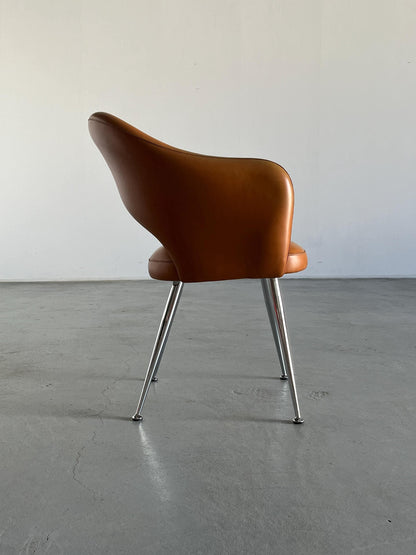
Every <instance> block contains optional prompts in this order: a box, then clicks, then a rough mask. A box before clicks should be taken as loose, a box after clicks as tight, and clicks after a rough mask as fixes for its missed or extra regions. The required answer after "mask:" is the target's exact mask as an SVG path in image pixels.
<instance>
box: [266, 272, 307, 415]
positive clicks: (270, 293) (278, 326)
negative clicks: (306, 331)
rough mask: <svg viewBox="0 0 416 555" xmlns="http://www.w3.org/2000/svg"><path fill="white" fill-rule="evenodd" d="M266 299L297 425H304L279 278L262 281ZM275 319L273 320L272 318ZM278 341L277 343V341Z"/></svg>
mask: <svg viewBox="0 0 416 555" xmlns="http://www.w3.org/2000/svg"><path fill="white" fill-rule="evenodd" d="M261 281H262V287H263V293H264V299H265V301H266V307H267V313H268V314H269V319H270V323H271V325H272V331H273V337H274V338H275V342H276V347H277V352H278V355H279V360H280V364H281V366H282V368H283V374H284V375H286V376H287V379H288V381H289V388H290V394H291V396H292V403H293V408H294V411H295V418H294V419H293V422H294V423H295V424H302V423H303V418H302V417H301V414H300V410H299V401H298V394H297V391H296V381H295V373H294V371H293V363H292V356H291V353H290V347H289V338H288V335H287V328H286V319H285V313H284V309H283V302H282V297H281V294H280V287H279V281H278V279H277V278H270V279H262V280H261ZM271 315H272V316H273V318H272V316H271ZM276 339H277V341H276Z"/></svg>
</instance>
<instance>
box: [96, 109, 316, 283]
mask: <svg viewBox="0 0 416 555" xmlns="http://www.w3.org/2000/svg"><path fill="white" fill-rule="evenodd" d="M89 130H90V133H91V136H92V138H93V140H94V142H95V144H96V145H97V147H98V148H99V149H100V151H101V153H102V154H103V156H104V158H105V160H106V162H107V164H108V166H109V167H110V170H111V172H112V174H113V176H114V179H115V181H116V184H117V187H118V190H119V192H120V196H121V198H122V200H123V202H124V204H125V206H126V208H127V210H128V211H129V212H130V214H131V215H132V216H133V217H134V218H135V219H136V220H137V221H138V222H140V223H141V224H142V225H143V226H144V227H145V228H146V229H148V230H149V231H150V232H151V233H152V234H153V235H154V236H155V237H157V238H158V239H159V241H160V242H161V243H162V245H163V246H164V248H163V247H162V248H160V249H158V250H157V251H156V252H155V253H154V255H153V256H152V257H151V259H150V261H149V272H150V275H151V276H152V277H154V278H156V279H162V280H165V279H166V280H169V281H176V280H179V281H183V282H198V281H216V280H224V279H238V278H269V277H280V276H282V275H283V274H284V273H289V272H297V271H300V270H303V269H304V268H305V267H306V265H307V258H306V253H305V251H304V250H303V249H302V248H301V247H299V246H298V245H296V244H295V243H290V236H291V228H292V217H293V202H294V199H293V187H292V182H291V180H290V177H289V175H288V174H287V172H286V171H285V170H284V169H283V168H282V167H281V166H279V165H278V164H275V163H274V162H270V161H267V160H259V159H249V158H220V157H216V156H204V155H201V154H195V153H192V152H187V151H184V150H180V149H176V148H173V147H171V146H169V145H166V144H164V143H162V142H160V141H158V140H156V139H153V138H152V137H150V136H149V135H146V134H144V133H142V132H141V131H139V130H138V129H136V128H134V127H132V126H131V125H129V124H127V123H126V122H124V121H122V120H120V119H118V118H116V117H115V116H112V115H110V114H106V113H103V112H97V113H95V114H93V115H92V116H91V117H90V119H89ZM289 245H292V246H291V249H290V250H289ZM173 276H175V277H173Z"/></svg>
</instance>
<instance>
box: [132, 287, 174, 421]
mask: <svg viewBox="0 0 416 555" xmlns="http://www.w3.org/2000/svg"><path fill="white" fill-rule="evenodd" d="M182 289H183V282H182V281H174V282H173V284H172V288H171V290H170V293H169V297H168V300H167V303H166V307H165V311H164V313H163V316H162V320H161V322H160V326H159V331H158V333H157V336H156V341H155V344H154V347H153V351H152V356H151V357H150V362H149V367H148V369H147V373H146V377H145V379H144V384H143V388H142V392H141V394H140V399H139V403H138V405H137V410H136V412H135V414H134V415H133V416H132V420H136V421H141V420H143V416H142V415H141V412H142V409H143V405H144V402H145V401H146V397H147V393H148V391H149V387H150V384H151V382H152V381H157V378H156V374H157V371H158V368H159V365H160V361H161V360H162V356H163V352H164V350H165V347H166V343H167V340H168V337H169V332H170V329H171V327H172V322H173V318H174V317H175V313H176V309H177V306H178V304H179V299H180V298H181V294H182Z"/></svg>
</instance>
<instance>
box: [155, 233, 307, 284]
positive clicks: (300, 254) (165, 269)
mask: <svg viewBox="0 0 416 555" xmlns="http://www.w3.org/2000/svg"><path fill="white" fill-rule="evenodd" d="M200 256H201V257H202V256H204V253H203V252H201V253H200ZM307 265H308V258H307V256H306V252H305V250H304V249H303V248H302V247H301V246H300V245H297V244H296V243H294V242H293V241H291V242H290V245H289V255H288V257H287V261H286V266H285V272H284V273H285V274H293V273H295V272H301V271H302V270H304V269H305V268H306V266H307ZM149 274H150V276H151V277H152V278H153V279H160V280H164V281H179V275H178V272H177V270H176V267H175V264H174V263H173V260H172V258H171V257H170V256H169V253H168V251H167V250H166V249H165V247H159V248H158V249H157V250H156V251H155V252H154V253H153V254H152V256H151V257H150V258H149Z"/></svg>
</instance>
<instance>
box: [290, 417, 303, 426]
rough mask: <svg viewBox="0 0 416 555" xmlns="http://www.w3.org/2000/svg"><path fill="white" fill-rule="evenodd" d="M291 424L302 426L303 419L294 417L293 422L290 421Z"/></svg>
mask: <svg viewBox="0 0 416 555" xmlns="http://www.w3.org/2000/svg"><path fill="white" fill-rule="evenodd" d="M292 422H293V424H303V423H304V422H305V421H304V420H303V418H300V417H299V416H296V417H295V418H294V419H293V420H292Z"/></svg>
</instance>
